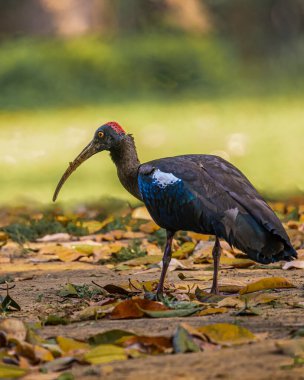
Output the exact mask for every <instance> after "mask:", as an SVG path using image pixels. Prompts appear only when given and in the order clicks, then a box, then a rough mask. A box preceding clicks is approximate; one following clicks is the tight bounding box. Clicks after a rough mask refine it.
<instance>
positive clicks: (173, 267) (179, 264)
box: [153, 256, 190, 272]
mask: <svg viewBox="0 0 304 380" xmlns="http://www.w3.org/2000/svg"><path fill="white" fill-rule="evenodd" d="M153 257H155V256H153ZM157 265H158V266H159V267H160V268H162V267H163V262H162V261H160V262H159V263H158V264H157ZM176 269H190V268H189V267H187V266H186V265H185V264H183V263H182V262H181V261H179V260H177V259H171V261H170V264H169V267H168V271H169V272H172V271H174V270H176Z"/></svg>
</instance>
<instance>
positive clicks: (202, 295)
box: [195, 287, 225, 303]
mask: <svg viewBox="0 0 304 380" xmlns="http://www.w3.org/2000/svg"><path fill="white" fill-rule="evenodd" d="M195 297H196V299H197V300H198V301H200V302H208V303H217V302H219V301H221V300H222V299H223V298H225V297H224V296H221V295H218V294H213V293H208V292H205V291H204V290H202V289H200V288H199V287H197V288H196V289H195Z"/></svg>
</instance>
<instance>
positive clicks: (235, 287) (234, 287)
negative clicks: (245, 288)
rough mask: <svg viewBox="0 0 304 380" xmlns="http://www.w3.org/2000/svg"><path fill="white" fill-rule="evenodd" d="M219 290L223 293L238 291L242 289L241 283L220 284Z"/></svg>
mask: <svg viewBox="0 0 304 380" xmlns="http://www.w3.org/2000/svg"><path fill="white" fill-rule="evenodd" d="M218 288H219V291H220V292H223V293H238V292H239V291H240V290H241V289H242V286H241V285H233V284H231V285H219V287H218Z"/></svg>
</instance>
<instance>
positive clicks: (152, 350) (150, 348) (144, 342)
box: [120, 335, 172, 354]
mask: <svg viewBox="0 0 304 380" xmlns="http://www.w3.org/2000/svg"><path fill="white" fill-rule="evenodd" d="M120 343H121V344H122V345H123V347H126V348H128V347H130V346H132V345H140V347H141V348H142V349H141V351H144V352H147V353H149V354H159V353H163V352H165V351H166V350H168V349H169V348H171V347H172V344H171V339H170V338H166V337H163V336H142V335H139V336H138V335H133V336H129V337H123V338H122V339H120Z"/></svg>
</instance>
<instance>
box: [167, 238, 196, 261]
mask: <svg viewBox="0 0 304 380" xmlns="http://www.w3.org/2000/svg"><path fill="white" fill-rule="evenodd" d="M194 248H195V244H194V243H193V242H187V243H184V244H183V245H182V246H181V247H180V248H179V249H178V250H177V251H175V252H173V254H172V257H174V258H176V259H186V258H187V257H188V256H189V255H190V254H191V253H192V252H193V250H194Z"/></svg>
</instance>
